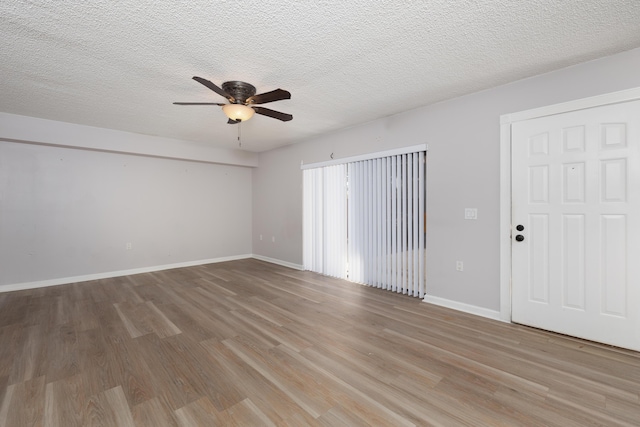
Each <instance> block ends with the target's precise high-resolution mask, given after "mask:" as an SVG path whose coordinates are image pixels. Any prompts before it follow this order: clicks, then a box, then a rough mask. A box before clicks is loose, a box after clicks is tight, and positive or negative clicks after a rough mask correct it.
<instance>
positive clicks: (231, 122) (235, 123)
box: [227, 119, 242, 125]
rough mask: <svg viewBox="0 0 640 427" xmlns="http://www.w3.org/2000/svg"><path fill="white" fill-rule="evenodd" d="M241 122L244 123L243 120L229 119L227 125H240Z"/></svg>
mask: <svg viewBox="0 0 640 427" xmlns="http://www.w3.org/2000/svg"><path fill="white" fill-rule="evenodd" d="M241 121H242V120H232V119H229V120H227V124H228V125H237V124H238V123H240V122H241Z"/></svg>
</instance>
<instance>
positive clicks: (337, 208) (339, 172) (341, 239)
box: [303, 164, 348, 279]
mask: <svg viewBox="0 0 640 427" xmlns="http://www.w3.org/2000/svg"><path fill="white" fill-rule="evenodd" d="M303 178H304V183H303V186H304V190H303V192H304V194H303V203H304V225H303V230H304V237H303V240H304V249H303V257H304V259H303V263H304V268H305V270H311V271H315V272H317V273H322V274H326V275H328V276H333V277H339V278H341V279H347V278H348V276H347V256H346V253H347V239H346V234H347V222H346V218H347V165H345V164H341V165H333V166H327V167H324V168H316V169H308V170H305V171H304V175H303Z"/></svg>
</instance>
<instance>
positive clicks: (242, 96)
mask: <svg viewBox="0 0 640 427" xmlns="http://www.w3.org/2000/svg"><path fill="white" fill-rule="evenodd" d="M222 90H224V91H225V92H226V93H228V94H229V95H231V96H232V97H233V99H234V104H245V103H246V102H247V98H249V97H251V96H253V95H255V94H256V88H255V86H253V85H252V84H249V83H245V82H241V81H237V80H232V81H228V82H224V83H222Z"/></svg>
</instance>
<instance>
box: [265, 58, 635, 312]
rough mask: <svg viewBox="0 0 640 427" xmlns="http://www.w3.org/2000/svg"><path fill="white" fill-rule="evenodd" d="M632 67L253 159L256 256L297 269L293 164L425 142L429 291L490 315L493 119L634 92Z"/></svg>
mask: <svg viewBox="0 0 640 427" xmlns="http://www.w3.org/2000/svg"><path fill="white" fill-rule="evenodd" d="M638 70H640V49H635V50H632V51H628V52H624V53H622V54H618V55H615V56H611V57H606V58H602V59H599V60H596V61H591V62H588V63H584V64H580V65H577V66H573V67H570V68H565V69H562V70H559V71H556V72H553V73H549V74H544V75H540V76H537V77H534V78H530V79H526V80H522V81H518V82H515V83H512V84H509V85H505V86H500V87H497V88H494V89H491V90H486V91H483V92H479V93H475V94H471V95H467V96H464V97H460V98H456V99H453V100H450V101H445V102H441V103H438V104H435V105H431V106H427V107H423V108H420V109H416V110H411V111H408V112H406V113H403V114H399V115H395V116H392V117H387V118H384V119H380V120H376V121H373V122H370V123H366V124H364V125H362V126H358V127H354V128H350V129H346V130H343V131H341V132H336V133H334V134H331V135H325V136H322V137H318V138H315V139H312V140H310V141H306V142H303V143H299V144H295V145H290V146H287V147H283V148H280V149H277V150H272V151H269V152H265V153H261V155H260V160H259V167H258V168H257V169H254V171H253V194H254V198H253V212H254V215H253V230H254V233H253V250H254V253H255V254H259V255H262V256H265V257H270V258H276V259H280V260H283V261H286V262H289V263H294V264H302V173H301V171H300V162H301V161H303V162H304V163H312V162H318V161H325V160H329V158H330V155H331V153H334V157H335V158H341V157H348V156H353V155H358V154H364V153H370V152H375V151H381V150H387V149H391V148H396V147H402V146H409V145H415V144H420V143H427V144H428V145H429V153H428V161H427V181H428V182H427V240H428V244H427V256H428V260H427V293H428V294H429V295H430V296H432V297H435V298H437V299H441V300H442V301H450V302H453V303H454V304H453V305H455V304H467V305H469V306H472V307H478V308H480V309H486V310H489V311H493V312H495V313H497V312H498V311H499V309H500V280H499V273H500V270H499V269H500V265H499V255H500V253H499V244H500V241H499V237H500V236H499V208H500V199H499V185H500V176H499V168H500V134H499V130H500V115H502V114H507V113H512V112H517V111H521V110H526V109H530V108H535V107H541V106H545V105H550V104H555V103H559V102H564V101H570V100H573V99H579V98H584V97H588V96H593V95H598V94H602V93H607V92H613V91H618V90H623V89H628V88H632V87H638V86H640V72H638ZM416 78H419V76H416ZM465 207H475V208H478V218H479V219H478V220H477V221H467V220H464V219H463V218H464V216H463V215H464V208H465ZM260 234H263V236H264V238H263V240H262V241H260V240H259V235H260ZM266 236H269V238H268V239H267V237H266ZM271 236H274V237H275V242H272V241H271ZM456 260H461V261H463V262H464V271H463V272H457V271H456V269H455V262H456Z"/></svg>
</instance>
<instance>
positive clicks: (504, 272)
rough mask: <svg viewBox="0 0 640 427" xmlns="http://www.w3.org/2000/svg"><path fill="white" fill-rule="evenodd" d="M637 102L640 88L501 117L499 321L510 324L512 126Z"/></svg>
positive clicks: (639, 97)
mask: <svg viewBox="0 0 640 427" xmlns="http://www.w3.org/2000/svg"><path fill="white" fill-rule="evenodd" d="M639 99H640V87H638V88H633V89H627V90H622V91H619V92H611V93H607V94H603V95H597V96H592V97H588V98H582V99H577V100H574V101H568V102H563V103H560V104H554V105H549V106H545V107H540V108H533V109H530V110H525V111H520V112H516V113H510V114H503V115H501V116H500V320H502V321H504V322H509V323H511V285H512V283H511V263H512V259H511V243H512V240H511V224H512V220H511V214H512V210H511V205H512V202H511V143H512V141H511V125H512V124H513V123H516V122H520V121H524V120H530V119H535V118H539V117H544V116H552V115H555V114H561V113H568V112H571V111H577V110H585V109H588V108H594V107H601V106H604V105H611V104H619V103H622V102H629V101H636V100H639Z"/></svg>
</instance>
